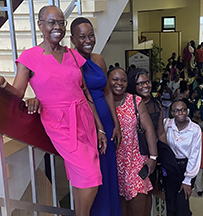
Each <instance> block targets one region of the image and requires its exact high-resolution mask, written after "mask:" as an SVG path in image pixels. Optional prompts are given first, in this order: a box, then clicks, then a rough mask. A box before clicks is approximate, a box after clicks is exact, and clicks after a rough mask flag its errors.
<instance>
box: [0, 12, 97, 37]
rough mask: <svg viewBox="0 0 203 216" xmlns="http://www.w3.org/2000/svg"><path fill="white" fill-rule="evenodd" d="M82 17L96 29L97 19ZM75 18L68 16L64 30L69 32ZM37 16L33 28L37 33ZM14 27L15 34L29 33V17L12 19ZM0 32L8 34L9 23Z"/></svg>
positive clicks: (87, 15)
mask: <svg viewBox="0 0 203 216" xmlns="http://www.w3.org/2000/svg"><path fill="white" fill-rule="evenodd" d="M83 16H85V17H86V18H88V19H89V20H90V21H91V22H92V24H93V26H94V28H97V18H96V17H93V16H91V15H90V14H83ZM75 18H76V16H70V17H69V18H68V19H67V21H68V24H67V26H66V29H67V31H69V30H70V24H71V23H72V21H73V20H74V19H75ZM37 20H38V18H37V16H35V28H36V31H37V32H39V28H38V25H37ZM14 27H15V31H16V33H17V34H18V33H20V32H21V33H23V32H25V34H26V32H27V31H28V32H30V29H31V26H30V17H29V14H25V15H23V16H15V17H14ZM2 32H10V28H9V22H8V21H6V22H5V24H4V25H3V26H2V27H1V28H0V34H1V33H2Z"/></svg>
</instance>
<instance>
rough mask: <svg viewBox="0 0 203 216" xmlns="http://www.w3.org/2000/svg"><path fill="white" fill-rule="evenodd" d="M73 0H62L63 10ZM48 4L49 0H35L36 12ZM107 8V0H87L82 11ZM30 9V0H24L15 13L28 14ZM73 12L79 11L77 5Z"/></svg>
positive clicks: (97, 10) (83, 3) (89, 11)
mask: <svg viewBox="0 0 203 216" xmlns="http://www.w3.org/2000/svg"><path fill="white" fill-rule="evenodd" d="M70 2H71V0H60V8H61V9H62V11H65V10H66V8H67V7H68V6H69V4H70ZM45 5H48V1H47V0H35V1H34V12H35V13H36V14H38V12H39V10H40V9H41V8H42V7H43V6H45ZM105 10H107V1H106V0H96V1H95V0H86V1H82V12H83V13H94V12H99V11H105ZM28 11H29V3H28V0H24V1H23V3H22V4H21V6H20V7H18V8H17V9H16V11H15V14H27V12H28ZM72 13H73V14H77V13H78V9H77V7H75V9H74V10H73V12H72Z"/></svg>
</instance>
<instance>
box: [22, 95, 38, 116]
mask: <svg viewBox="0 0 203 216" xmlns="http://www.w3.org/2000/svg"><path fill="white" fill-rule="evenodd" d="M25 106H26V107H27V108H28V114H33V113H36V112H37V113H38V114H40V111H41V104H40V102H39V100H38V99H37V98H30V99H28V100H26V101H25Z"/></svg>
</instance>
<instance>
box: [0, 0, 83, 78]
mask: <svg viewBox="0 0 203 216" xmlns="http://www.w3.org/2000/svg"><path fill="white" fill-rule="evenodd" d="M48 3H49V5H56V6H57V7H60V0H49V1H48ZM6 4H7V6H4V7H0V11H5V12H7V13H8V21H9V29H10V37H11V46H12V56H13V66H14V73H15V75H16V73H17V67H16V64H15V60H16V59H17V57H18V56H17V46H16V37H15V27H14V20H13V6H12V0H6ZM76 6H77V7H78V14H79V15H81V14H82V9H81V0H72V1H71V3H70V4H69V6H68V7H67V9H66V10H65V12H64V17H65V19H67V18H68V17H69V16H70V14H71V13H72V11H73V10H74V8H75V7H76ZM29 13H30V23H31V35H32V45H33V46H35V45H36V43H37V39H36V28H35V17H34V6H33V0H29Z"/></svg>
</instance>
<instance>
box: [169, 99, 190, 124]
mask: <svg viewBox="0 0 203 216" xmlns="http://www.w3.org/2000/svg"><path fill="white" fill-rule="evenodd" d="M171 113H172V115H173V117H174V118H175V121H176V122H178V123H184V122H185V121H186V118H187V105H186V104H185V103H184V102H182V101H177V102H175V103H173V105H172V110H171Z"/></svg>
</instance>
